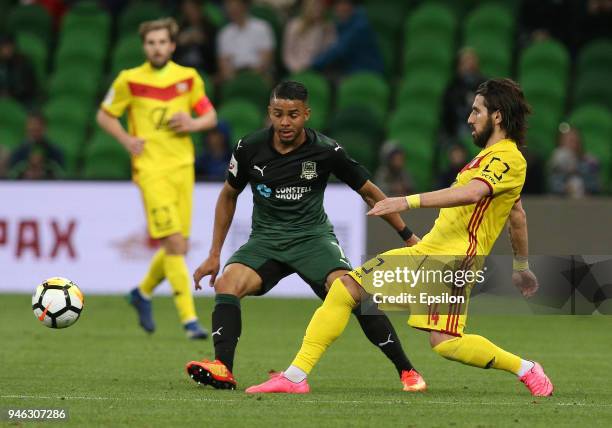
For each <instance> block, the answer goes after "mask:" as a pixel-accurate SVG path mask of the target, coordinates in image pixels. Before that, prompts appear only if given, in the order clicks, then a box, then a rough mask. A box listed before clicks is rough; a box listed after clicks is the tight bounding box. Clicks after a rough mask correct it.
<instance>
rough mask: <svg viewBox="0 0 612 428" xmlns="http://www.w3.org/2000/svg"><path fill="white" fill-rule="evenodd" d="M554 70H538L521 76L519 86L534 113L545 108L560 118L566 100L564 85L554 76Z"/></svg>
mask: <svg viewBox="0 0 612 428" xmlns="http://www.w3.org/2000/svg"><path fill="white" fill-rule="evenodd" d="M554 74H555V71H554V70H553V69H551V70H540V71H535V72H529V73H527V74H525V75H523V76H521V80H520V82H521V86H522V87H523V92H524V94H525V98H526V99H527V102H528V103H529V104H531V106H532V108H533V110H534V112H535V113H537V112H538V111H539V110H541V109H547V110H549V112H551V113H552V114H554V115H555V117H556V118H557V119H560V117H561V114H562V113H563V111H564V107H565V101H566V90H565V85H564V84H563V83H562V82H561V81H560V80H559V79H555V77H554Z"/></svg>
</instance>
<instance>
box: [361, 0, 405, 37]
mask: <svg viewBox="0 0 612 428" xmlns="http://www.w3.org/2000/svg"><path fill="white" fill-rule="evenodd" d="M406 7H407V2H406V1H405V0H399V1H398V0H396V1H392V0H391V1H390V0H387V1H372V2H368V3H367V4H366V5H365V10H366V13H367V15H368V19H369V21H370V24H371V25H372V28H373V29H374V31H375V32H376V34H378V35H379V36H382V38H384V39H387V40H397V38H398V36H399V35H400V33H401V31H402V25H403V24H404V17H405V16H406V15H405V13H406Z"/></svg>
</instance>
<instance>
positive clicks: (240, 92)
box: [221, 71, 271, 109]
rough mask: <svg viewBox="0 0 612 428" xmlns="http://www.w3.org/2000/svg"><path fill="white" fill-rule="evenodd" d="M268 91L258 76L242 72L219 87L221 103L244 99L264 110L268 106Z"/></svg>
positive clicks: (263, 80) (261, 78)
mask: <svg viewBox="0 0 612 428" xmlns="http://www.w3.org/2000/svg"><path fill="white" fill-rule="evenodd" d="M270 90H271V88H270V85H269V83H268V82H267V81H266V80H265V79H264V78H263V77H261V76H260V75H259V74H256V73H253V72H250V71H244V72H242V73H239V74H238V75H237V76H236V77H234V78H233V79H232V80H228V81H226V82H224V83H223V84H222V85H221V97H222V100H223V102H226V101H229V100H232V99H237V98H238V99H244V100H247V101H250V102H252V103H253V104H254V105H256V106H258V107H259V108H261V109H264V108H266V106H267V105H268V100H269V98H270Z"/></svg>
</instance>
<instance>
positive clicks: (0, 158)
mask: <svg viewBox="0 0 612 428" xmlns="http://www.w3.org/2000/svg"><path fill="white" fill-rule="evenodd" d="M10 159H11V151H10V150H9V148H8V147H6V146H4V145H2V144H0V178H5V177H6V176H7V174H8V169H9V160H10Z"/></svg>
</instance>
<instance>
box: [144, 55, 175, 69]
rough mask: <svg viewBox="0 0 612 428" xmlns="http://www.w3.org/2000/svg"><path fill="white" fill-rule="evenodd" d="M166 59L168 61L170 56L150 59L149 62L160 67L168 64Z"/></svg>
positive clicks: (155, 66) (157, 67)
mask: <svg viewBox="0 0 612 428" xmlns="http://www.w3.org/2000/svg"><path fill="white" fill-rule="evenodd" d="M168 61H170V57H167V58H160V59H152V60H150V61H149V62H150V63H151V65H152V66H153V68H156V69H158V70H159V69H162V68H164V67H165V66H166V64H168Z"/></svg>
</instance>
